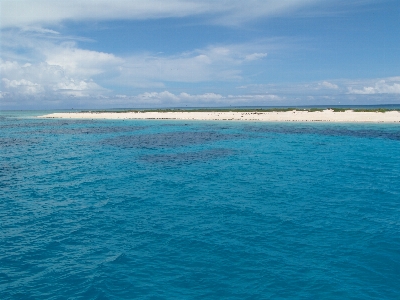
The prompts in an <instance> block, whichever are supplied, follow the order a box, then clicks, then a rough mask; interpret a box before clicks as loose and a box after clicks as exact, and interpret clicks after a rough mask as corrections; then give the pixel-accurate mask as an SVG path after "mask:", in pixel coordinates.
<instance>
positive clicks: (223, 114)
mask: <svg viewBox="0 0 400 300" xmlns="http://www.w3.org/2000/svg"><path fill="white" fill-rule="evenodd" d="M39 118H60V119H112V120H197V121H259V122H343V123H348V122H349V123H352V122H373V123H400V112H399V111H385V112H376V111H373V112H372V111H371V112H370V111H368V112H358V111H353V110H346V111H340V112H338V111H334V110H332V109H325V110H320V111H307V110H292V111H267V112H262V111H243V112H240V111H193V112H191V111H144V112H141V111H129V112H101V111H83V112H68V113H52V114H48V115H43V116H39Z"/></svg>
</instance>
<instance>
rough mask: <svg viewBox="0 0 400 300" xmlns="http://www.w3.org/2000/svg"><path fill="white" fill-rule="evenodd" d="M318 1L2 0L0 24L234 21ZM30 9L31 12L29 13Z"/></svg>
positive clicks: (270, 14)
mask: <svg viewBox="0 0 400 300" xmlns="http://www.w3.org/2000/svg"><path fill="white" fill-rule="evenodd" d="M316 2H322V1H320V0H319V1H318V0H285V1H281V0H251V1H247V2H244V1H241V0H230V1H213V0H202V1H200V0H169V1H158V0H136V1H129V0H114V1H112V2H111V1H107V0H96V1H95V2H93V1H82V0H79V1H78V0H69V1H54V0H2V1H1V26H2V28H7V27H21V26H27V25H43V24H45V25H49V24H53V25H54V24H57V23H60V22H62V21H67V20H70V21H71V20H72V21H80V20H84V21H88V20H103V21H106V20H128V19H129V20H144V19H157V18H171V17H177V18H181V17H191V16H206V17H207V19H209V20H211V22H214V23H220V24H224V25H234V24H238V23H242V22H246V21H250V20H253V19H258V18H261V17H268V16H274V15H280V14H284V13H286V12H289V11H293V10H296V9H300V8H302V7H307V6H309V5H310V4H313V3H316ZM33 12H34V13H33Z"/></svg>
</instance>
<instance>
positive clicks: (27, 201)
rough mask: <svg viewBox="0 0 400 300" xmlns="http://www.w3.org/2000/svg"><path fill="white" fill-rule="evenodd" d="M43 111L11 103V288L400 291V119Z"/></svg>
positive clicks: (394, 295)
mask: <svg viewBox="0 0 400 300" xmlns="http://www.w3.org/2000/svg"><path fill="white" fill-rule="evenodd" d="M44 113H46V112H22V111H20V112H7V111H2V112H1V113H0V222H1V224H0V226H1V227H0V229H1V231H0V299H400V124H368V123H363V124H334V123H260V122H259V123H257V122H234V121H230V122H229V121H226V122H225V121H224V122H221V121H214V122H206V121H201V122H200V121H190V122H188V121H171V120H169V121H168V120H159V121H158V120H135V121H130V120H125V121H122V120H119V121H115V120H69V119H68V120H61V119H38V118H36V117H35V116H37V115H40V114H44ZM47 113H49V112H47Z"/></svg>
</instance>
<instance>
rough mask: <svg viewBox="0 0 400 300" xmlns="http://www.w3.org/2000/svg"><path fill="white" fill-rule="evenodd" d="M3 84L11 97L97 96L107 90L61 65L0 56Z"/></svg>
mask: <svg viewBox="0 0 400 300" xmlns="http://www.w3.org/2000/svg"><path fill="white" fill-rule="evenodd" d="M0 70H1V75H2V77H3V78H2V83H3V84H2V86H3V89H4V92H6V93H7V96H8V97H15V98H18V96H21V95H22V96H37V95H42V96H51V95H62V94H64V95H70V96H75V97H88V96H98V95H100V94H104V93H107V92H108V91H107V90H106V89H104V88H102V87H101V86H99V85H98V84H96V83H95V82H94V81H93V80H91V79H84V78H82V77H79V76H78V77H75V78H74V77H70V76H69V75H68V72H67V71H66V70H64V69H63V68H62V67H61V66H56V65H49V64H47V63H39V64H24V65H22V64H19V63H18V62H10V61H2V60H0Z"/></svg>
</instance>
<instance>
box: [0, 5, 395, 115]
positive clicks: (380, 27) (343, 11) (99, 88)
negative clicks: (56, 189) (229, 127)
mask: <svg viewBox="0 0 400 300" xmlns="http://www.w3.org/2000/svg"><path fill="white" fill-rule="evenodd" d="M0 17H1V18H0V30H1V34H0V45H1V48H0V78H1V86H0V109H71V108H74V109H79V108H82V109H83V108H141V107H146V108H154V107H161V108H162V107H230V106H291V105H293V106H300V105H305V106H307V105H366V104H374V105H381V104H400V21H399V20H400V1H398V0H375V1H374V0H352V1H348V0H247V1H242V0H201V1H200V0H186V1H183V0H163V1H155V0H136V1H135V0H132V1H129V0H113V1H109V0H79V1H78V0H69V1H57V0H0Z"/></svg>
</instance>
